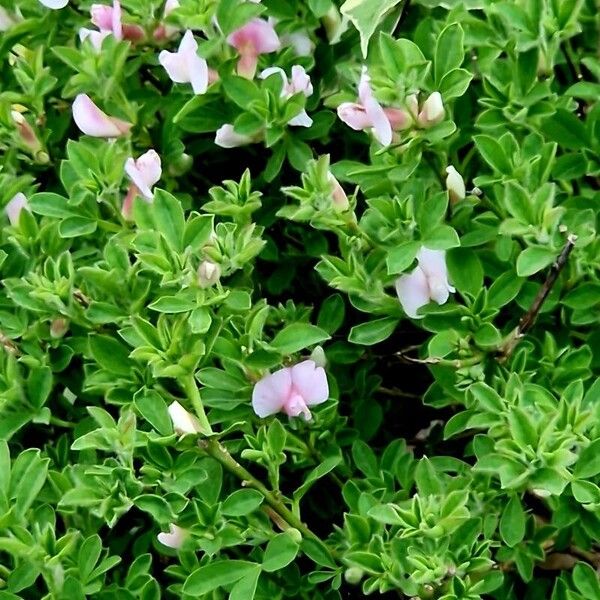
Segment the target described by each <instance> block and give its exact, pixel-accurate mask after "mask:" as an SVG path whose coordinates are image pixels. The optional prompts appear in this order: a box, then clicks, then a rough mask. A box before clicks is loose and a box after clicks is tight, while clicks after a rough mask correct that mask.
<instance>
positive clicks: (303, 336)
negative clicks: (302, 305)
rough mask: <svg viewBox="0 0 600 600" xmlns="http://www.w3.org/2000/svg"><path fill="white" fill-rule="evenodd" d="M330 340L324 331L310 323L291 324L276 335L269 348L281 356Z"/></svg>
mask: <svg viewBox="0 0 600 600" xmlns="http://www.w3.org/2000/svg"><path fill="white" fill-rule="evenodd" d="M330 338H331V336H330V335H329V334H328V333H327V332H326V331H324V330H323V329H321V328H320V327H316V326H315V325H311V324H310V323H292V324H291V325H288V326H287V327H284V328H283V329H282V330H281V331H279V332H278V333H277V335H276V336H275V337H274V338H273V341H272V342H271V346H272V347H273V348H275V349H276V350H279V352H281V353H282V354H293V353H294V352H299V351H300V350H304V348H308V346H314V345H315V344H319V343H321V342H324V341H325V340H328V339H330Z"/></svg>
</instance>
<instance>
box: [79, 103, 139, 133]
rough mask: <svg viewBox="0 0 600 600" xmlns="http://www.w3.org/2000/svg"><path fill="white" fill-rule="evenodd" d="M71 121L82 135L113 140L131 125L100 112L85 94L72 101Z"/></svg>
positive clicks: (125, 131)
mask: <svg viewBox="0 0 600 600" xmlns="http://www.w3.org/2000/svg"><path fill="white" fill-rule="evenodd" d="M73 119H74V121H75V123H76V125H77V127H79V129H80V130H81V131H82V132H83V133H85V134H87V135H91V136H93V137H104V138H115V137H119V136H121V135H123V134H125V133H127V131H129V129H130V128H131V123H126V122H125V121H121V119H115V118H114V117H109V116H108V115H107V114H106V113H105V112H103V111H101V110H100V109H99V108H98V107H97V106H96V105H95V104H94V103H93V102H92V100H91V99H90V97H89V96H88V95H87V94H78V95H77V97H76V98H75V100H74V101H73Z"/></svg>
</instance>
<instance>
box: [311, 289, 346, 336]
mask: <svg viewBox="0 0 600 600" xmlns="http://www.w3.org/2000/svg"><path fill="white" fill-rule="evenodd" d="M345 312H346V306H345V304H344V299H343V298H342V296H341V295H340V294H332V295H331V296H329V297H328V298H326V299H325V301H324V302H323V304H321V310H319V316H318V317H317V325H318V326H319V327H320V328H321V329H323V330H324V331H326V332H327V333H329V334H333V333H335V332H336V331H337V330H338V329H339V328H340V327H341V326H342V323H343V322H344V315H345Z"/></svg>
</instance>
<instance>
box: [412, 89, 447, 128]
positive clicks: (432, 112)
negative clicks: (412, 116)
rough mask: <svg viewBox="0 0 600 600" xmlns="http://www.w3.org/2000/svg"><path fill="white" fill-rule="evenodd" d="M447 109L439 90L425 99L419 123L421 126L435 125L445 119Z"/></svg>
mask: <svg viewBox="0 0 600 600" xmlns="http://www.w3.org/2000/svg"><path fill="white" fill-rule="evenodd" d="M445 114H446V111H445V109H444V103H443V101H442V95H441V94H440V93H439V92H433V94H431V95H430V96H429V98H427V100H425V102H424V103H423V106H422V107H421V112H420V113H419V118H418V121H419V125H420V126H421V127H433V125H437V124H438V123H440V122H441V121H443V119H444V116H445Z"/></svg>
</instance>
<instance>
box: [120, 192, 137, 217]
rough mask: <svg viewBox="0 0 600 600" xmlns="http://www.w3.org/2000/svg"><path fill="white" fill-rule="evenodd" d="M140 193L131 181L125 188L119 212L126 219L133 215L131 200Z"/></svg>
mask: <svg viewBox="0 0 600 600" xmlns="http://www.w3.org/2000/svg"><path fill="white" fill-rule="evenodd" d="M139 193H140V190H138V189H137V187H136V185H135V184H134V183H132V184H131V185H130V186H129V189H128V190H127V194H126V196H125V198H124V199H123V206H121V214H122V215H123V218H124V219H125V220H126V221H131V219H132V215H133V201H134V200H135V198H136V196H137V195H138V194H139Z"/></svg>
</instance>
